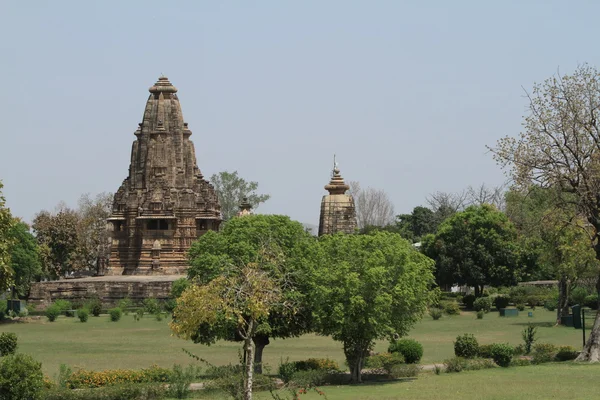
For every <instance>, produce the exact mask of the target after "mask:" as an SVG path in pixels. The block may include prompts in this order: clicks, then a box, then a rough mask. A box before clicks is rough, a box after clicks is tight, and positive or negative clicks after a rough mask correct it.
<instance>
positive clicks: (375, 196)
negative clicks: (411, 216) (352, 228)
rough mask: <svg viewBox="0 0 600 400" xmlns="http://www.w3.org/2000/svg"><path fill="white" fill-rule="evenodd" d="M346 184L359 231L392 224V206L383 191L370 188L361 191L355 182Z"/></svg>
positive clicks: (358, 184)
mask: <svg viewBox="0 0 600 400" xmlns="http://www.w3.org/2000/svg"><path fill="white" fill-rule="evenodd" d="M348 183H349V186H350V194H352V197H353V198H354V206H355V208H356V223H357V225H358V228H359V229H364V228H366V227H377V226H379V227H383V226H386V225H390V224H392V223H393V222H394V204H393V203H392V201H391V200H390V198H389V196H388V195H387V193H386V192H385V191H384V190H382V189H375V188H372V187H368V188H366V189H363V188H362V187H361V185H360V183H359V182H357V181H350V182H348Z"/></svg>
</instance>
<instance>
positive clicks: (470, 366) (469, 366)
mask: <svg viewBox="0 0 600 400" xmlns="http://www.w3.org/2000/svg"><path fill="white" fill-rule="evenodd" d="M465 361H466V365H465V367H464V370H465V371H478V370H480V369H488V368H495V367H496V364H494V362H493V361H492V360H489V359H487V358H472V359H470V360H465Z"/></svg>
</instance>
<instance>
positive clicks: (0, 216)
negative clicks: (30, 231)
mask: <svg viewBox="0 0 600 400" xmlns="http://www.w3.org/2000/svg"><path fill="white" fill-rule="evenodd" d="M3 187H4V185H3V184H2V181H0V292H4V291H6V289H8V288H9V287H10V286H11V285H12V281H13V270H12V268H11V267H10V245H11V243H12V239H11V236H10V229H11V227H12V225H13V218H12V216H11V214H10V210H9V209H8V208H7V207H6V199H5V198H4V196H3V195H2V188H3Z"/></svg>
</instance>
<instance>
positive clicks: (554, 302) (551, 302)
mask: <svg viewBox="0 0 600 400" xmlns="http://www.w3.org/2000/svg"><path fill="white" fill-rule="evenodd" d="M596 301H597V298H596ZM556 307H558V299H546V301H544V308H545V309H546V310H548V311H554V310H556Z"/></svg>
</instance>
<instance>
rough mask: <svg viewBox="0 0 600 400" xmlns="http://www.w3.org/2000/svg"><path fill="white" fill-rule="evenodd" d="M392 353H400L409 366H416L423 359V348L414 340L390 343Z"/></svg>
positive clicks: (389, 347) (389, 349) (389, 348)
mask: <svg viewBox="0 0 600 400" xmlns="http://www.w3.org/2000/svg"><path fill="white" fill-rule="evenodd" d="M388 351H389V352H390V353H400V354H402V356H403V357H404V360H405V361H406V363H407V364H416V363H418V362H419V361H420V360H421V357H423V346H422V345H421V343H419V342H417V341H416V340H414V339H400V340H396V341H393V342H391V343H390V345H389V346H388Z"/></svg>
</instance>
